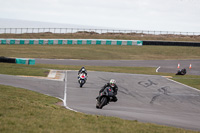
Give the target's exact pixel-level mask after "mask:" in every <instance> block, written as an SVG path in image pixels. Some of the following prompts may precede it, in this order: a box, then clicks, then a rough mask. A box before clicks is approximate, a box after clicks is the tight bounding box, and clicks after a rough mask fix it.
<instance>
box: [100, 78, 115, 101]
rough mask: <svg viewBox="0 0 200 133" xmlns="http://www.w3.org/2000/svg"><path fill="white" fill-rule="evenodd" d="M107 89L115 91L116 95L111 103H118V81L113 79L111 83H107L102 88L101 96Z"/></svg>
mask: <svg viewBox="0 0 200 133" xmlns="http://www.w3.org/2000/svg"><path fill="white" fill-rule="evenodd" d="M106 87H111V88H112V89H113V91H114V92H113V93H114V96H113V97H112V100H111V101H113V102H116V101H117V100H118V99H117V97H116V95H117V91H118V86H117V85H116V81H115V80H114V79H111V80H110V82H109V83H106V84H105V85H104V86H103V87H102V89H101V90H100V91H99V94H100V93H101V92H103V91H104V89H105V88H106ZM96 99H97V100H98V101H99V100H100V99H99V96H98V97H97V98H96Z"/></svg>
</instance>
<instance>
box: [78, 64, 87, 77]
mask: <svg viewBox="0 0 200 133" xmlns="http://www.w3.org/2000/svg"><path fill="white" fill-rule="evenodd" d="M81 73H85V75H86V76H87V70H86V69H85V67H84V66H83V67H81V69H80V70H79V71H78V75H79V74H81Z"/></svg>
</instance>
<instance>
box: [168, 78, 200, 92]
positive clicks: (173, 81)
mask: <svg viewBox="0 0 200 133" xmlns="http://www.w3.org/2000/svg"><path fill="white" fill-rule="evenodd" d="M166 79H167V80H170V81H173V82H175V83H177V84H181V85H183V86H186V87H188V88H190V89H193V90H196V91H199V92H200V90H198V89H197V88H193V87H191V86H188V85H185V84H182V83H180V82H177V81H175V80H172V79H169V78H166Z"/></svg>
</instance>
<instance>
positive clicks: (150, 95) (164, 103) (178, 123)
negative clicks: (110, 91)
mask: <svg viewBox="0 0 200 133" xmlns="http://www.w3.org/2000/svg"><path fill="white" fill-rule="evenodd" d="M63 74H65V73H63ZM66 75H67V80H66V83H67V99H66V101H67V106H68V107H69V108H71V109H73V110H75V111H78V112H83V113H87V114H96V115H104V116H115V117H120V118H123V119H128V120H138V121H141V122H148V123H155V124H160V125H167V126H174V127H180V128H186V129H192V130H198V131H200V126H199V121H200V91H199V90H196V89H195V88H192V87H188V86H185V85H182V84H179V83H176V82H174V81H171V80H169V79H167V78H165V77H162V76H155V75H142V74H125V73H112V72H94V71H89V72H88V80H87V82H86V84H85V85H84V86H83V88H80V87H79V84H78V80H77V71H67V74H66ZM111 78H114V79H116V81H117V85H118V87H119V91H118V95H117V97H118V101H117V102H115V103H114V102H111V103H110V104H108V105H106V106H105V107H104V108H103V109H96V107H95V105H96V99H95V98H96V97H97V96H98V92H99V90H100V89H101V87H102V86H103V85H104V84H105V83H107V82H108V81H109V80H110V79H111ZM0 79H1V80H0V84H4V85H10V86H15V87H20V88H25V89H29V90H32V91H36V92H39V93H42V94H46V95H50V96H54V97H57V98H60V99H64V88H65V81H64V80H50V79H38V78H35V77H21V76H11V75H1V74H0Z"/></svg>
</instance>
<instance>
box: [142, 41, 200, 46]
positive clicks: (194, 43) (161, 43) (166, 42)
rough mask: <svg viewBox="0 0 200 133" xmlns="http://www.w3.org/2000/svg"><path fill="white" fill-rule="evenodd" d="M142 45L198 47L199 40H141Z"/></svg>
mask: <svg viewBox="0 0 200 133" xmlns="http://www.w3.org/2000/svg"><path fill="white" fill-rule="evenodd" d="M143 45H161V46H196V47H200V42H171V41H143Z"/></svg>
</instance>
